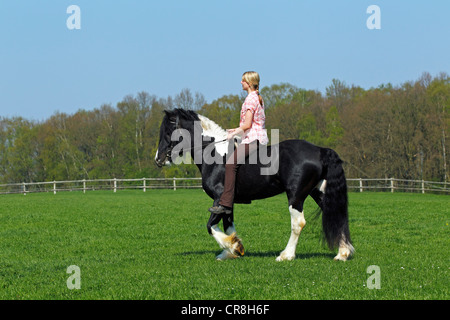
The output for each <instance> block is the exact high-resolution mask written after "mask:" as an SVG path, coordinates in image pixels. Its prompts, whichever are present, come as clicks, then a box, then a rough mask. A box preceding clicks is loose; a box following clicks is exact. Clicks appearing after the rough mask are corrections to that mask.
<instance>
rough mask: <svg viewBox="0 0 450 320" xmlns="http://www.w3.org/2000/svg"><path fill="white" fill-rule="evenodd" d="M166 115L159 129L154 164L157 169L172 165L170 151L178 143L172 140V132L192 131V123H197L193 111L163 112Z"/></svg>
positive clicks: (175, 110) (196, 117)
mask: <svg viewBox="0 0 450 320" xmlns="http://www.w3.org/2000/svg"><path fill="white" fill-rule="evenodd" d="M164 112H165V113H166V114H165V116H164V118H163V120H162V123H161V127H160V128H159V145H158V151H157V152H156V156H155V162H156V165H157V166H158V167H162V166H163V165H167V164H170V163H172V149H173V147H174V146H175V145H176V144H177V143H179V140H178V141H177V140H176V139H175V140H174V139H173V138H172V137H173V132H174V131H175V130H177V129H187V130H189V131H192V130H193V126H194V124H193V123H194V121H198V120H199V118H198V116H197V114H196V113H195V112H193V111H187V110H183V109H174V110H170V111H167V110H166V111H164Z"/></svg>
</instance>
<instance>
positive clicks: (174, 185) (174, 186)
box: [173, 177, 177, 191]
mask: <svg viewBox="0 0 450 320" xmlns="http://www.w3.org/2000/svg"><path fill="white" fill-rule="evenodd" d="M176 179H177V178H175V177H173V191H177V183H176V182H175V181H176Z"/></svg>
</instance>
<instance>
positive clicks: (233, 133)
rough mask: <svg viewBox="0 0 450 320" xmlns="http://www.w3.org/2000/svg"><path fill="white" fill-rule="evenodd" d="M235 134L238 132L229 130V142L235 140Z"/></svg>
mask: <svg viewBox="0 0 450 320" xmlns="http://www.w3.org/2000/svg"><path fill="white" fill-rule="evenodd" d="M235 132H236V129H228V130H227V133H228V135H227V140H231V139H233V138H234V136H235V135H236V133H235Z"/></svg>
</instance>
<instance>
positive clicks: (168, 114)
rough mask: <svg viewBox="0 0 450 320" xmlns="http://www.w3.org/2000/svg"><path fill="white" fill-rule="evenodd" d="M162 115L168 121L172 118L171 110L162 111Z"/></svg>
mask: <svg viewBox="0 0 450 320" xmlns="http://www.w3.org/2000/svg"><path fill="white" fill-rule="evenodd" d="M164 114H165V115H166V117H167V118H168V119H170V118H173V112H172V111H171V110H164Z"/></svg>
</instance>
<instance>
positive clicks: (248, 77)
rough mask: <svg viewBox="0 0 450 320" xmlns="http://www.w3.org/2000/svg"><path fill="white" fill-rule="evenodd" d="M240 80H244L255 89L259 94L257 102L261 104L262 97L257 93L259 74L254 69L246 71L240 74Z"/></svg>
mask: <svg viewBox="0 0 450 320" xmlns="http://www.w3.org/2000/svg"><path fill="white" fill-rule="evenodd" d="M242 81H245V82H247V83H248V85H249V86H250V87H251V88H252V89H253V90H256V93H257V94H258V96H259V103H260V104H261V105H263V104H264V101H263V98H262V97H261V95H260V94H259V81H260V78H259V74H258V72H256V71H247V72H244V74H243V75H242Z"/></svg>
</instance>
